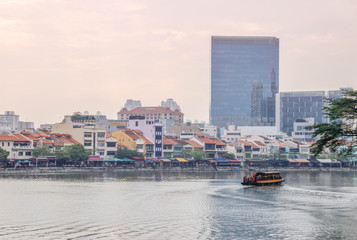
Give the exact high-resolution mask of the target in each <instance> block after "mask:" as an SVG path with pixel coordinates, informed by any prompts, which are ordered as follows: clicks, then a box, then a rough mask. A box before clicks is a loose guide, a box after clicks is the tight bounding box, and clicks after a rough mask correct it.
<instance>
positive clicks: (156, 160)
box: [150, 158, 162, 162]
mask: <svg viewBox="0 0 357 240" xmlns="http://www.w3.org/2000/svg"><path fill="white" fill-rule="evenodd" d="M150 160H152V161H154V162H162V160H161V159H158V158H150Z"/></svg>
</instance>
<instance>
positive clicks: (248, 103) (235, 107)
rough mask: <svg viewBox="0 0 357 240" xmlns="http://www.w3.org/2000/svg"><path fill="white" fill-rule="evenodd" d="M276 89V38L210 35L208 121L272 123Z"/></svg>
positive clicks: (223, 124)
mask: <svg viewBox="0 0 357 240" xmlns="http://www.w3.org/2000/svg"><path fill="white" fill-rule="evenodd" d="M278 92H279V39H278V38H275V37H222V36H212V39H211V104H210V122H211V124H213V125H216V126H219V127H227V125H236V126H275V94H276V93H278Z"/></svg>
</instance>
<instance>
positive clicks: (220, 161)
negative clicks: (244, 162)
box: [213, 157, 229, 163]
mask: <svg viewBox="0 0 357 240" xmlns="http://www.w3.org/2000/svg"><path fill="white" fill-rule="evenodd" d="M213 160H216V161H217V162H219V163H229V161H228V160H227V159H225V158H223V157H218V158H213Z"/></svg>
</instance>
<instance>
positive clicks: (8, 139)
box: [0, 115, 312, 161]
mask: <svg viewBox="0 0 357 240" xmlns="http://www.w3.org/2000/svg"><path fill="white" fill-rule="evenodd" d="M225 140H226V141H223V140H220V139H218V138H217V137H215V136H209V135H207V134H205V133H203V132H193V131H192V132H181V133H177V134H170V135H167V136H165V134H164V129H163V124H162V123H160V122H158V121H157V120H155V119H151V118H149V119H147V118H146V117H145V116H141V115H139V116H130V117H129V119H128V121H127V125H126V128H121V129H119V130H117V131H115V132H113V133H111V134H110V133H109V132H108V131H107V130H106V126H105V125H102V124H99V123H98V122H97V121H96V119H95V118H94V117H92V116H90V115H85V116H80V115H79V116H65V118H64V120H63V121H62V122H61V123H56V124H53V125H52V131H51V132H50V131H48V130H37V131H32V132H30V131H22V132H19V133H12V134H9V135H7V136H0V147H1V148H3V149H5V150H7V151H9V152H10V156H9V158H10V159H27V158H31V157H32V151H33V149H34V148H36V147H38V146H48V147H49V148H50V149H51V150H52V151H53V152H56V151H60V150H61V149H63V148H64V147H66V146H69V145H73V144H81V145H83V146H84V147H85V149H87V150H88V151H90V152H91V154H92V155H98V156H100V157H101V158H113V157H114V155H115V153H116V150H117V149H118V148H124V147H127V148H129V149H134V150H137V151H138V152H140V153H142V154H143V155H144V156H145V158H148V159H149V158H175V157H181V156H182V151H184V150H192V149H201V150H203V151H204V152H205V153H206V157H207V158H208V159H213V158H218V157H221V156H223V155H224V154H226V153H232V154H234V156H235V158H236V159H238V160H241V161H245V160H249V159H262V158H281V157H282V156H284V157H285V158H301V157H304V158H308V157H309V155H310V146H311V144H312V143H307V142H300V141H294V140H292V139H291V138H286V139H276V138H273V137H265V136H240V138H239V139H234V141H228V140H227V139H225Z"/></svg>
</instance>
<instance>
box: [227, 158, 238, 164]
mask: <svg viewBox="0 0 357 240" xmlns="http://www.w3.org/2000/svg"><path fill="white" fill-rule="evenodd" d="M227 161H228V162H229V163H230V164H240V161H239V160H236V159H227Z"/></svg>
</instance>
